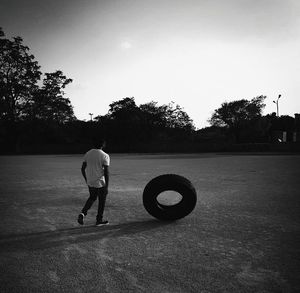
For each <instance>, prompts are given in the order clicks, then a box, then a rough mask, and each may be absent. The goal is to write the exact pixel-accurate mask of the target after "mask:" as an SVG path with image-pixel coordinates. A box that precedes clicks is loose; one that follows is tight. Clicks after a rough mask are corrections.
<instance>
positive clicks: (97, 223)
mask: <svg viewBox="0 0 300 293" xmlns="http://www.w3.org/2000/svg"><path fill="white" fill-rule="evenodd" d="M108 224H109V223H108V221H102V220H101V221H97V222H96V226H98V227H99V226H104V225H108Z"/></svg>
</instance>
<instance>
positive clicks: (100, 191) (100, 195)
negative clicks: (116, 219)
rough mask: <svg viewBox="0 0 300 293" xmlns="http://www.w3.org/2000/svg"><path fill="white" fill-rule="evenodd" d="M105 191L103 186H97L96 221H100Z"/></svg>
mask: <svg viewBox="0 0 300 293" xmlns="http://www.w3.org/2000/svg"><path fill="white" fill-rule="evenodd" d="M106 196H107V191H106V188H105V187H101V188H98V215H97V223H99V222H102V219H103V212H104V208H105V202H106Z"/></svg>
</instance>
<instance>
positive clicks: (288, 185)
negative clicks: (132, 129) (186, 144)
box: [0, 154, 300, 293]
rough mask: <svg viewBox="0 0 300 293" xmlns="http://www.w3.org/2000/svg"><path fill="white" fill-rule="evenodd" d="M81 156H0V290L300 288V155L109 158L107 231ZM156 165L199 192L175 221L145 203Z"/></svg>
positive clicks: (158, 170)
mask: <svg viewBox="0 0 300 293" xmlns="http://www.w3.org/2000/svg"><path fill="white" fill-rule="evenodd" d="M81 158H82V156H79V155H78V156H67V155H66V156H63V155H60V156H50V155H49V156H10V157H5V156H2V157H0V166H1V171H0V215H1V220H0V227H1V231H0V292H109V293H114V292H159V293H160V292H172V293H173V292H174V293H176V292H197V293H198V292H199V293H200V292H202V293H208V292H300V237H299V235H300V234H299V232H300V206H299V203H300V156H299V155H294V156H292V155H275V154H274V155H272V154H262V155H259V154H252V155H251V154H190V155H112V156H111V184H110V193H109V196H108V199H107V206H106V210H105V218H107V219H108V220H109V221H110V225H109V226H105V227H95V226H93V225H94V223H95V216H96V204H95V205H94V206H93V207H92V209H91V211H90V213H89V214H88V216H87V218H86V222H85V225H84V226H79V225H78V224H77V221H76V219H77V215H78V213H79V212H80V210H81V208H82V206H83V204H84V202H85V200H86V199H87V196H88V193H87V188H86V186H85V184H84V181H83V179H82V177H81V173H80V167H81ZM165 173H175V174H179V175H183V176H185V177H187V178H188V179H189V180H190V181H191V182H192V183H193V184H194V186H195V188H196V190H197V194H198V202H197V206H196V208H195V210H194V211H193V212H192V213H191V214H190V215H189V216H187V217H186V218H184V219H181V220H178V221H176V222H161V221H158V220H155V219H154V218H152V217H151V216H150V215H149V214H148V213H147V212H146V211H145V209H144V208H143V205H142V192H143V189H144V187H145V185H146V184H147V182H148V181H149V180H150V179H152V178H153V177H155V176H157V175H160V174H165Z"/></svg>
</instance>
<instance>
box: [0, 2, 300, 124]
mask: <svg viewBox="0 0 300 293" xmlns="http://www.w3.org/2000/svg"><path fill="white" fill-rule="evenodd" d="M0 26H1V27H2V28H3V30H4V32H5V34H6V37H8V38H11V37H13V36H21V37H22V38H23V40H24V44H26V45H27V46H29V48H30V52H31V53H32V54H33V55H34V56H35V58H36V60H37V61H38V62H39V64H40V66H41V70H42V72H44V73H45V72H53V71H55V70H62V71H63V73H64V74H65V75H66V76H67V77H68V78H72V79H73V82H72V84H70V85H68V86H67V88H66V90H65V92H66V95H65V96H66V97H68V98H69V99H70V100H71V103H72V105H73V106H74V113H75V115H76V117H77V118H78V119H82V120H84V119H86V120H89V119H90V116H89V113H93V114H94V117H95V116H97V115H105V114H106V113H107V112H108V110H109V104H111V103H112V102H114V101H117V100H120V99H123V98H125V97H134V98H135V101H136V104H137V105H140V104H143V103H147V102H150V101H152V100H153V101H156V102H158V105H162V104H168V103H170V102H171V101H174V102H175V104H179V105H180V106H181V107H182V108H183V109H184V111H186V112H187V113H188V115H189V116H190V118H191V119H192V120H193V121H194V124H195V126H196V127H197V128H202V127H206V126H209V123H208V121H207V120H208V119H209V118H210V117H211V115H212V113H213V112H214V110H215V109H217V108H219V107H220V106H221V104H222V103H223V102H225V101H227V102H230V101H233V100H240V99H248V100H250V99H252V98H254V97H257V96H260V95H265V96H267V99H266V101H265V103H266V107H265V109H264V112H263V114H268V113H272V112H276V105H275V104H274V103H273V101H274V100H275V101H276V100H277V98H278V96H279V94H281V98H280V99H279V114H280V115H291V116H293V115H294V113H300V82H299V77H300V1H298V0H226V1H224V0H181V1H178V0H159V1H158V0H147V1H146V0H51V1H50V0H48V1H46V0H26V1H23V0H19V1H17V0H0ZM298 94H299V96H298Z"/></svg>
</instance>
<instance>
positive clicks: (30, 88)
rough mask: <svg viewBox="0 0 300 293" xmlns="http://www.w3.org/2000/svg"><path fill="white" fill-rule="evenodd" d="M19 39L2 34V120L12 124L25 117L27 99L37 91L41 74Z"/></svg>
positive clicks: (0, 47)
mask: <svg viewBox="0 0 300 293" xmlns="http://www.w3.org/2000/svg"><path fill="white" fill-rule="evenodd" d="M39 69H40V66H39V65H38V62H37V61H35V58H34V56H33V55H31V54H29V48H28V47H27V46H24V45H23V40H22V38H20V37H15V38H13V40H8V39H6V38H4V33H3V31H2V30H1V33H0V101H1V102H0V103H1V110H0V118H1V119H4V120H6V121H9V122H10V123H11V125H12V124H13V123H14V122H16V121H17V120H18V119H20V118H22V116H23V114H24V108H25V107H26V106H27V102H28V98H29V97H31V96H32V94H33V93H34V92H35V91H36V90H37V88H38V86H37V81H38V80H39V79H40V76H41V72H40V70H39Z"/></svg>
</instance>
